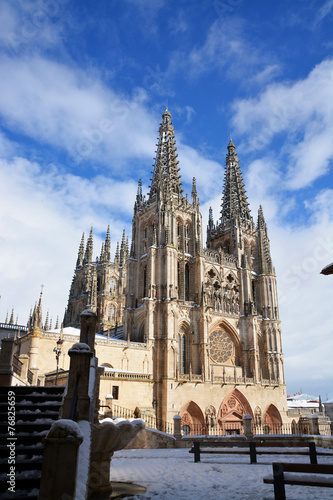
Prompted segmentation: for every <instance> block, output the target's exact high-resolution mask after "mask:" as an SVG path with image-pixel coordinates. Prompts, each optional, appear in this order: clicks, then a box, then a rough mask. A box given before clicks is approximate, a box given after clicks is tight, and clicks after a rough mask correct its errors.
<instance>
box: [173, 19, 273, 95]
mask: <svg viewBox="0 0 333 500" xmlns="http://www.w3.org/2000/svg"><path fill="white" fill-rule="evenodd" d="M274 59H275V56H274V55H273V54H266V53H265V52H264V51H263V50H262V49H261V48H260V46H259V45H258V43H257V44H256V45H255V46H254V45H253V44H252V43H251V42H250V40H249V39H248V36H247V34H246V30H245V28H244V23H243V22H242V21H241V19H239V18H238V17H237V16H234V17H232V18H228V19H225V20H223V21H221V19H218V20H216V21H214V22H213V24H212V25H211V26H210V28H209V30H208V32H207V37H206V40H205V42H204V44H203V45H202V46H197V47H195V48H194V49H193V50H192V51H191V52H190V54H189V55H188V56H186V57H183V61H185V65H186V67H187V68H188V66H189V67H190V75H191V76H192V77H199V76H200V75H202V74H203V73H207V72H212V71H214V70H216V69H217V70H221V69H223V71H224V74H225V75H226V76H227V77H228V78H230V79H232V80H235V79H236V80H238V82H239V83H240V84H241V83H242V82H245V81H246V84H245V85H246V86H247V87H248V86H249V84H250V83H255V84H260V85H263V84H266V83H267V82H269V81H271V80H272V79H273V78H274V77H275V76H276V75H277V74H278V73H279V71H280V69H279V65H278V64H277V63H274ZM177 60H178V63H179V62H180V60H179V59H178V58H177ZM183 64H184V63H183ZM244 78H245V80H244Z"/></svg>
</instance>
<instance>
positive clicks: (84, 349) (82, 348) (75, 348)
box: [68, 342, 91, 353]
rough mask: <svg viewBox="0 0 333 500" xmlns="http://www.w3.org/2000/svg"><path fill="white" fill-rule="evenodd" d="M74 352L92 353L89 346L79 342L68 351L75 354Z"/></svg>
mask: <svg viewBox="0 0 333 500" xmlns="http://www.w3.org/2000/svg"><path fill="white" fill-rule="evenodd" d="M73 351H78V352H91V350H90V347H89V346H88V344H85V343H84V342H78V343H77V344H74V345H73V346H72V347H71V348H70V350H69V351H68V352H69V353H70V352H73Z"/></svg>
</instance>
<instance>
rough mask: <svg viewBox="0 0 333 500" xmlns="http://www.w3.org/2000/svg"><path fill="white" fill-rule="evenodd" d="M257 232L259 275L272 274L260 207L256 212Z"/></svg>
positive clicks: (264, 223) (264, 225)
mask: <svg viewBox="0 0 333 500" xmlns="http://www.w3.org/2000/svg"><path fill="white" fill-rule="evenodd" d="M257 230H258V265H259V269H258V270H259V274H274V268H273V265H272V259H271V252H270V246H269V238H268V234H267V226H266V222H265V218H264V212H263V209H262V206H261V205H260V207H259V210H258V223H257Z"/></svg>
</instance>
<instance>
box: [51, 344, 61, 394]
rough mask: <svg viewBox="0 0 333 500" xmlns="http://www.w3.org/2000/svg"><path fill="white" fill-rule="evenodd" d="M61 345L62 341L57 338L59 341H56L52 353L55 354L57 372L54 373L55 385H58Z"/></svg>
mask: <svg viewBox="0 0 333 500" xmlns="http://www.w3.org/2000/svg"><path fill="white" fill-rule="evenodd" d="M62 344H63V341H62V340H61V338H60V337H59V339H58V340H57V347H55V348H54V349H53V352H55V355H56V360H57V371H56V379H55V385H58V371H59V358H60V354H61V346H62Z"/></svg>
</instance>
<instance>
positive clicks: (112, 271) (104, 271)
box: [64, 226, 128, 331]
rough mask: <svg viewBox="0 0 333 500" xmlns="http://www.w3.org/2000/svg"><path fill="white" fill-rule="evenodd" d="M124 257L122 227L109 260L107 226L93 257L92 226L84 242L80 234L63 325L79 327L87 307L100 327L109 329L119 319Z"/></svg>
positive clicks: (120, 322)
mask: <svg viewBox="0 0 333 500" xmlns="http://www.w3.org/2000/svg"><path fill="white" fill-rule="evenodd" d="M127 257H128V242H127V241H126V239H125V231H124V233H123V238H122V242H121V250H120V252H119V243H118V244H117V251H116V255H115V260H114V262H111V239H110V226H108V228H107V231H106V237H105V241H104V242H103V243H102V248H101V252H100V256H99V257H97V258H96V260H93V228H91V230H90V233H89V236H88V239H87V244H86V246H85V244H84V234H83V235H82V239H81V243H80V246H79V251H78V256H77V261H76V268H75V271H74V276H73V280H72V285H71V288H70V292H69V299H68V306H67V309H66V312H65V317H64V326H65V327H66V326H74V327H79V326H80V314H81V313H82V311H83V310H84V309H86V308H87V307H89V308H90V309H92V310H93V311H95V312H96V313H97V318H98V328H99V330H100V331H104V330H110V329H112V328H115V327H116V325H121V324H122V323H123V309H124V304H125V284H126V260H127Z"/></svg>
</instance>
